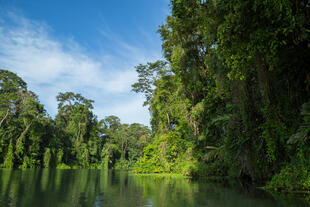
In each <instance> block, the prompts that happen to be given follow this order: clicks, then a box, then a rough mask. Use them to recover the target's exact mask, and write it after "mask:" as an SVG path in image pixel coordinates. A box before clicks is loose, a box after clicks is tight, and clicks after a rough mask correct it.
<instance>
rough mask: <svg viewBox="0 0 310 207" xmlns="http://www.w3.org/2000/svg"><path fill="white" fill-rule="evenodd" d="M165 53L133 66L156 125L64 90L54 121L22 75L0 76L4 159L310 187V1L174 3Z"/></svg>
mask: <svg viewBox="0 0 310 207" xmlns="http://www.w3.org/2000/svg"><path fill="white" fill-rule="evenodd" d="M170 8H171V14H170V15H169V16H168V17H167V18H166V21H165V22H164V23H163V24H162V25H161V26H160V27H159V30H158V33H159V34H160V36H161V39H162V49H163V54H164V59H162V60H158V61H156V62H148V63H144V64H140V65H138V66H136V71H137V73H138V76H139V77H138V78H139V79H138V81H137V82H136V83H134V84H133V85H132V90H133V91H134V92H137V93H142V94H144V95H145V103H144V105H145V106H147V107H148V108H149V111H150V113H151V127H152V130H151V131H150V130H149V129H148V128H147V127H145V126H142V125H140V124H131V125H128V124H121V123H120V120H119V118H117V117H115V116H109V117H106V118H105V119H103V120H100V121H98V120H97V117H96V116H95V115H94V114H93V113H92V108H93V105H92V103H93V101H91V100H88V99H86V98H84V97H82V96H81V95H80V94H74V93H71V92H67V93H59V95H58V96H57V100H58V103H59V104H58V114H57V115H56V117H55V119H52V118H50V117H49V116H48V115H47V113H46V111H45V110H44V107H43V105H42V104H40V103H39V101H38V98H37V96H36V95H35V94H34V93H33V92H31V91H29V90H27V86H26V83H25V82H24V81H23V80H22V79H20V78H19V77H18V76H16V75H15V74H14V73H11V72H9V71H6V70H1V73H0V104H1V105H0V163H2V164H1V166H2V167H9V168H12V167H22V168H27V167H63V168H66V167H83V168H92V167H94V168H95V167H98V166H105V167H115V168H124V167H125V168H128V167H132V168H133V169H134V170H135V171H136V172H137V173H151V172H152V173H180V174H183V175H191V176H229V177H236V178H243V179H247V180H250V181H252V182H259V183H264V184H265V183H267V185H266V188H270V189H276V190H308V191H309V190H310V69H309V66H310V2H309V1H308V0H253V1H242V0H205V1H202V0H171V2H170Z"/></svg>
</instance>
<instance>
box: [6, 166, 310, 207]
mask: <svg viewBox="0 0 310 207" xmlns="http://www.w3.org/2000/svg"><path fill="white" fill-rule="evenodd" d="M309 203H310V199H309V198H308V201H307V198H306V197H297V196H296V195H285V194H273V195H271V194H269V193H266V192H264V191H261V190H258V189H256V188H255V187H253V186H251V185H246V184H242V183H240V182H238V181H231V182H226V183H225V184H224V183H219V182H214V181H212V182H211V181H209V180H206V179H199V180H191V179H186V178H182V177H174V176H168V177H167V176H166V177H163V176H151V175H148V176H141V175H132V174H129V173H127V172H126V171H112V170H111V171H104V170H56V169H36V170H31V169H29V170H9V169H0V206H1V207H4V206H14V207H15V206H16V207H19V206H22V207H24V206H25V207H34V206H38V207H39V206H40V207H45V206H52V207H65V206H70V207H71V206H76V207H79V206H81V207H82V206H94V207H112V206H113V207H125V206H126V207H140V206H141V207H157V206H158V207H202V206H204V207H222V206H234V207H260V206H261V207H277V206H289V207H293V206H308V205H309ZM307 204H308V205H307Z"/></svg>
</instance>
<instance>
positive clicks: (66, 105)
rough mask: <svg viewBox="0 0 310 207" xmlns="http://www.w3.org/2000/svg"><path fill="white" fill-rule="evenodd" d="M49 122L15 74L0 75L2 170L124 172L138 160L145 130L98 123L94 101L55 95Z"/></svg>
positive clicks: (115, 120)
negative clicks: (111, 169)
mask: <svg viewBox="0 0 310 207" xmlns="http://www.w3.org/2000/svg"><path fill="white" fill-rule="evenodd" d="M57 101H58V113H57V115H56V117H55V119H52V118H51V117H50V116H48V114H47V113H46V111H45V109H44V106H43V105H42V104H40V102H39V101H38V97H37V96H36V95H35V94H34V93H33V92H31V91H29V90H28V89H27V84H26V83H25V82H24V81H23V80H22V79H21V78H20V77H18V76H17V75H16V74H14V73H12V72H10V71H7V70H0V166H1V167H4V168H38V167H45V168H49V167H58V168H102V167H105V168H108V167H116V168H117V167H119V168H120V167H121V168H128V167H130V166H131V165H133V163H134V162H135V161H136V160H137V158H138V157H139V156H141V155H142V149H143V148H144V146H146V145H147V143H148V142H149V141H150V140H149V139H150V130H149V129H148V127H146V126H143V125H141V124H130V125H129V124H121V123H120V119H119V118H118V117H116V116H108V117H106V118H105V119H102V120H100V121H98V120H97V117H96V116H95V115H94V114H93V112H92V109H93V105H92V103H93V101H92V100H88V99H86V98H84V97H83V96H81V95H80V94H74V93H72V92H67V93H59V95H58V96H57Z"/></svg>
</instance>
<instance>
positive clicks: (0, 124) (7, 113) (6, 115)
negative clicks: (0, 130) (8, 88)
mask: <svg viewBox="0 0 310 207" xmlns="http://www.w3.org/2000/svg"><path fill="white" fill-rule="evenodd" d="M9 111H10V108H8V110H6V114H5V116H4V117H3V118H2V119H1V121H0V127H1V126H2V123H3V122H4V121H5V119H6V118H7V117H8V115H9Z"/></svg>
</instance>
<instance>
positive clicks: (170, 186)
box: [132, 175, 198, 207]
mask: <svg viewBox="0 0 310 207" xmlns="http://www.w3.org/2000/svg"><path fill="white" fill-rule="evenodd" d="M132 178H133V180H134V181H135V184H136V185H137V186H140V187H142V188H143V197H144V199H146V200H148V199H151V200H152V201H153V203H154V204H155V206H161V205H163V206H167V207H168V206H171V207H173V206H195V193H197V191H198V183H191V181H190V180H189V179H185V178H181V177H177V178H176V177H171V176H167V177H162V176H139V175H138V176H132Z"/></svg>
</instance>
